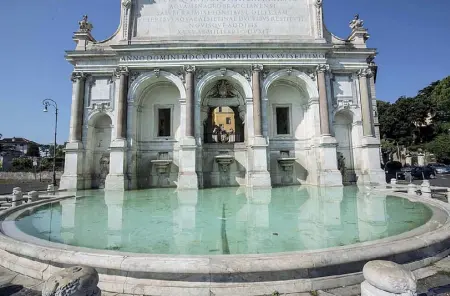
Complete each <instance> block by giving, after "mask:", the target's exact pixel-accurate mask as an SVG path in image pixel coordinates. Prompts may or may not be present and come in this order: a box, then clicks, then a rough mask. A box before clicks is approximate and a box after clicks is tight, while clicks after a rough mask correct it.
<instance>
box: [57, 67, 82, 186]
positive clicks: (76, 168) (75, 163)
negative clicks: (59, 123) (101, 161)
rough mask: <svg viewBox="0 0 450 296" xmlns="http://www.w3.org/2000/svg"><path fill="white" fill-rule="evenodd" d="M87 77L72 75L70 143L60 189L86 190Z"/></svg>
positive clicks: (76, 73) (78, 74)
mask: <svg viewBox="0 0 450 296" xmlns="http://www.w3.org/2000/svg"><path fill="white" fill-rule="evenodd" d="M86 78H87V75H86V74H85V73H81V72H74V73H72V78H71V80H72V82H73V90H72V108H71V114H70V133H69V142H68V143H67V144H66V155H65V162H64V163H65V164H64V174H63V175H62V176H61V181H60V184H59V188H60V189H84V188H85V186H84V185H85V184H84V176H83V161H84V157H83V156H84V153H83V143H82V140H83V139H82V135H83V117H84V94H85V88H86Z"/></svg>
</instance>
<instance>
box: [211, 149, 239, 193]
mask: <svg viewBox="0 0 450 296" xmlns="http://www.w3.org/2000/svg"><path fill="white" fill-rule="evenodd" d="M214 159H215V160H216V162H217V164H218V165H219V174H220V186H229V185H230V165H231V164H232V163H233V162H234V156H232V155H230V154H229V153H228V151H219V155H216V156H215V157H214Z"/></svg>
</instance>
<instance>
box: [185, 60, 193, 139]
mask: <svg viewBox="0 0 450 296" xmlns="http://www.w3.org/2000/svg"><path fill="white" fill-rule="evenodd" d="M185 71H186V77H185V80H186V137H195V135H194V133H195V128H194V118H195V116H194V106H195V102H194V101H195V97H194V96H195V85H194V84H195V83H194V73H195V67H194V66H190V65H189V66H186V68H185Z"/></svg>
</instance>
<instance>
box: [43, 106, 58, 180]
mask: <svg viewBox="0 0 450 296" xmlns="http://www.w3.org/2000/svg"><path fill="white" fill-rule="evenodd" d="M42 104H43V105H44V112H47V111H48V106H53V107H54V108H55V139H54V142H53V186H56V134H57V131H58V104H56V102H55V101H53V100H52V99H45V100H43V101H42Z"/></svg>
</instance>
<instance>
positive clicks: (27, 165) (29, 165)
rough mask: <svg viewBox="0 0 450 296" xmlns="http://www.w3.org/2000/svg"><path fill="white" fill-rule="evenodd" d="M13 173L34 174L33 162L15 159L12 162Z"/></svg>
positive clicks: (28, 159) (26, 159)
mask: <svg viewBox="0 0 450 296" xmlns="http://www.w3.org/2000/svg"><path fill="white" fill-rule="evenodd" d="M11 171H13V172H32V171H33V160H32V159H31V158H25V157H22V158H14V159H13V161H12V167H11Z"/></svg>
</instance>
